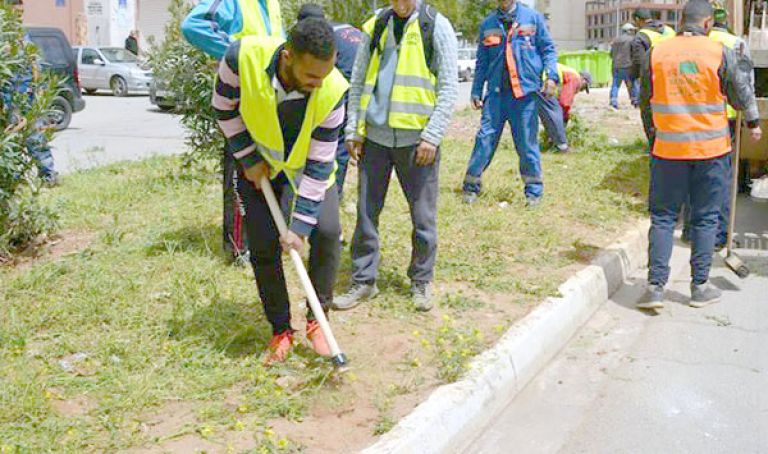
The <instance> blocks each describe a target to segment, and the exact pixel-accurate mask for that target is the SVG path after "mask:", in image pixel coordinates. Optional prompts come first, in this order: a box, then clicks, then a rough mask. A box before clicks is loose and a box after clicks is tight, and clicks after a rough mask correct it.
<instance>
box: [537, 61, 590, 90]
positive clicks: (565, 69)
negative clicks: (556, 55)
mask: <svg viewBox="0 0 768 454" xmlns="http://www.w3.org/2000/svg"><path fill="white" fill-rule="evenodd" d="M565 73H571V74H576V75H577V76H579V77H581V74H579V72H578V71H576V70H575V69H573V68H571V67H570V66H567V65H564V64H562V63H558V64H557V79H558V83H557V91H558V93H557V95H558V96H559V94H560V93H559V92H560V89H561V88H562V87H563V83H564V82H563V81H564V80H565V79H564V77H565ZM547 79H549V76H548V75H547V71H546V70H544V72H543V73H542V75H541V81H542V82H546V81H547Z"/></svg>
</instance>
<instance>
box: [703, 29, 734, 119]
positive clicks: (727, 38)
mask: <svg viewBox="0 0 768 454" xmlns="http://www.w3.org/2000/svg"><path fill="white" fill-rule="evenodd" d="M709 39H711V40H713V41H715V42H718V43H722V44H723V45H724V46H725V47H727V48H729V49H736V43H738V42H739V37H738V36H736V35H732V34H730V33H728V32H727V31H723V30H717V29H715V30H712V31H711V32H709ZM728 118H729V119H731V120H733V119H735V118H736V109H734V108H733V107H731V106H730V105H729V106H728Z"/></svg>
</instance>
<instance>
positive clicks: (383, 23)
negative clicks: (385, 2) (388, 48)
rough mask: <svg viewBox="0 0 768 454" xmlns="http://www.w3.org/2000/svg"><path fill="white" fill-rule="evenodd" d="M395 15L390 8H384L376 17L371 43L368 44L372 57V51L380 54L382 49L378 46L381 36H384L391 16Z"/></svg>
mask: <svg viewBox="0 0 768 454" xmlns="http://www.w3.org/2000/svg"><path fill="white" fill-rule="evenodd" d="M393 14H395V12H394V10H392V8H384V9H383V10H381V11H379V14H378V16H376V24H375V25H374V26H373V35H372V36H371V43H370V49H369V50H370V53H371V55H373V51H374V50H378V51H379V54H381V53H382V52H383V51H384V49H382V48H380V47H379V44H381V36H382V35H383V34H384V31H385V30H386V29H387V25H388V24H389V19H391V18H392V15H393Z"/></svg>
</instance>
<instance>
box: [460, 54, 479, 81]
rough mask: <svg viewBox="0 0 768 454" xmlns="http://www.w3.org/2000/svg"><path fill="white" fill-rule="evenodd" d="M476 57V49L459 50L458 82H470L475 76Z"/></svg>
mask: <svg viewBox="0 0 768 454" xmlns="http://www.w3.org/2000/svg"><path fill="white" fill-rule="evenodd" d="M476 56H477V50H476V49H472V48H466V49H459V81H461V82H466V81H469V80H472V77H474V75H475V59H476Z"/></svg>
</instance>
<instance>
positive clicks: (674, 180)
mask: <svg viewBox="0 0 768 454" xmlns="http://www.w3.org/2000/svg"><path fill="white" fill-rule="evenodd" d="M730 159H731V157H730V155H726V156H723V157H720V158H716V159H710V160H707V161H670V160H665V159H658V158H654V157H651V186H650V201H649V202H650V208H651V229H650V232H649V241H650V246H649V252H648V257H649V259H648V260H649V264H648V268H649V269H648V283H650V284H651V285H661V286H664V285H666V284H667V282H668V281H669V273H670V268H669V260H670V258H671V256H672V246H673V237H674V231H675V225H676V224H677V217H678V214H679V213H680V208H681V207H682V205H683V204H684V203H685V202H686V201H688V200H690V203H691V248H692V251H691V276H692V278H693V283H694V284H703V283H705V282H707V281H708V280H709V271H710V268H711V267H712V254H713V253H714V250H715V237H716V236H717V228H718V224H719V221H718V216H719V213H720V208H721V204H722V200H723V194H724V193H725V191H726V188H727V187H728V184H729V180H728V168H729V167H730Z"/></svg>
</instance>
